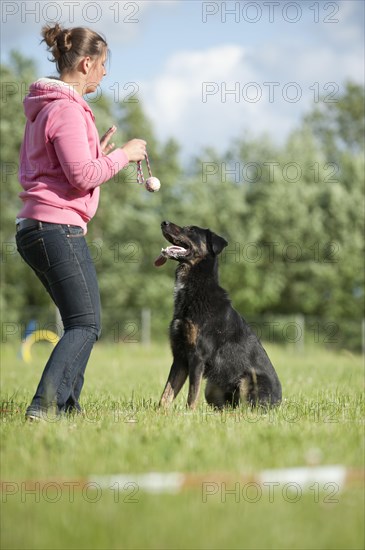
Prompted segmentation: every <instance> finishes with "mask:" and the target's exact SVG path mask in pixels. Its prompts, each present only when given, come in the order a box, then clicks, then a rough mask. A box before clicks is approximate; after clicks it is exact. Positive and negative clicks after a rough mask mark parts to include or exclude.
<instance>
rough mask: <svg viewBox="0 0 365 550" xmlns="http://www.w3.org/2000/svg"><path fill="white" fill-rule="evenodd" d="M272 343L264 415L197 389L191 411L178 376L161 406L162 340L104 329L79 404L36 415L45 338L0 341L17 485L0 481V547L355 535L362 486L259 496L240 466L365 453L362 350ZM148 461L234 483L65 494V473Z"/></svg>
mask: <svg viewBox="0 0 365 550" xmlns="http://www.w3.org/2000/svg"><path fill="white" fill-rule="evenodd" d="M267 351H268V353H269V355H270V357H271V359H272V361H273V363H274V365H275V367H276V369H277V372H278V374H279V377H280V379H281V381H282V385H283V396H284V401H283V403H282V405H281V406H280V407H278V408H277V409H275V410H273V411H270V412H268V413H267V414H264V415H263V414H258V413H256V412H255V411H250V410H248V409H247V408H245V407H242V408H240V409H238V410H227V411H225V412H223V413H219V412H213V411H212V410H211V409H209V408H208V407H207V406H206V405H205V403H204V399H203V395H201V399H200V403H199V407H198V409H197V410H196V411H194V412H190V411H187V410H186V409H185V399H186V389H184V391H183V392H182V393H181V395H179V397H178V399H177V400H176V404H175V405H174V407H173V408H172V409H171V410H170V411H168V412H163V411H160V410H159V409H158V408H157V402H158V399H159V397H160V394H161V391H162V389H163V386H164V383H165V381H166V377H167V374H168V371H169V367H170V363H171V353H170V351H169V349H168V347H167V346H157V345H156V346H151V347H150V348H143V347H142V346H139V345H135V344H124V345H122V344H121V345H108V344H103V343H100V344H98V345H97V346H96V347H95V350H94V352H93V354H92V357H91V359H90V362H89V365H88V368H87V377H86V383H85V388H84V392H83V401H82V405H83V407H84V409H85V416H84V417H73V418H69V419H66V418H64V419H61V420H57V421H53V422H45V423H40V424H36V425H35V424H29V423H26V422H25V421H24V412H25V408H26V406H27V404H28V403H29V401H30V399H31V397H32V393H33V391H34V389H35V386H36V384H37V382H38V380H39V377H40V374H41V370H42V366H43V364H44V362H45V360H46V358H47V355H48V353H49V348H48V347H47V344H36V345H35V346H34V347H33V350H32V353H33V360H32V363H30V364H25V363H23V362H21V361H20V360H19V359H18V358H17V350H15V349H14V348H13V347H11V346H10V345H9V346H4V347H3V349H2V392H1V401H2V409H3V416H2V424H1V429H2V438H1V442H2V451H1V452H2V454H1V480H2V481H7V482H10V483H12V485H11V486H8V488H9V487H12V491H8V493H7V492H6V491H5V492H3V494H2V500H3V503H2V519H1V532H2V535H1V536H2V539H1V548H4V549H5V548H9V549H10V548H14V549H15V548H17V549H20V548H21V549H23V548H24V549H25V548H37V549H38V548H49V549H51V548H52V549H53V548H92V549H94V548H100V549H104V548H105V549H106V548H108V549H109V548H110V549H114V548H131V549H132V548H133V549H134V548H151V549H152V548H280V549H281V548H293V549H294V548H295V549H296V548H298V549H299V548H300V549H302V548H303V549H304V548H308V549H312V548H313V549H320V548H333V549H337V548H363V546H364V524H363V514H364V500H363V492H362V490H361V488H357V487H351V486H350V487H348V488H345V489H343V490H342V491H340V490H337V489H336V486H334V485H333V484H332V485H329V486H325V485H323V484H322V485H320V486H319V492H318V491H314V489H312V490H309V491H303V492H302V493H301V494H300V495H299V498H298V499H297V500H296V501H294V500H295V499H294V500H293V499H292V498H288V494H287V493H286V491H285V487H284V486H282V485H280V486H278V487H277V488H275V491H276V489H277V491H276V492H275V493H274V495H273V498H271V497H272V495H269V493H268V492H267V491H266V492H265V490H264V491H263V492H262V494H260V495H259V496H258V498H257V499H256V500H255V499H254V498H251V497H250V494H249V493H247V491H246V489H247V487H246V486H245V482H244V481H243V478H242V477H240V474H253V473H255V472H259V471H260V470H262V469H271V468H285V467H297V466H305V465H312V464H319V465H333V464H342V465H344V466H347V467H351V468H361V467H363V465H364V460H363V457H364V443H363V433H364V432H363V419H364V392H363V388H364V372H363V362H362V358H361V357H360V356H356V355H352V354H350V353H348V352H345V351H343V352H338V353H337V354H334V353H332V352H329V351H326V350H324V349H321V348H320V347H313V348H312V349H309V348H308V349H307V350H306V352H305V353H303V354H302V355H300V354H298V353H297V352H296V351H295V349H292V348H290V347H288V348H284V347H276V346H267ZM154 471H158V472H183V473H192V474H194V473H195V474H201V475H205V476H208V477H207V479H210V477H209V476H211V479H212V482H215V481H214V480H216V477H214V473H216V472H225V473H228V474H231V475H232V481H231V482H230V483H231V484H230V485H229V486H228V484H227V487H226V488H227V489H232V488H236V493H234V494H233V493H227V494H225V492H224V486H223V485H222V484H218V485H217V492H216V494H214V495H209V496H208V497H207V498H205V499H204V487H203V486H202V484H201V485H199V484H198V485H197V486H196V487H194V488H191V489H186V490H184V491H183V492H182V493H179V494H155V495H154V494H148V493H145V492H144V491H143V490H142V489H141V488H139V486H138V483H137V482H136V483H135V484H134V485H132V486H131V487H129V486H128V487H125V488H124V490H122V491H121V492H120V493H117V492H115V491H114V490H113V489H112V488H110V487H108V488H103V489H100V494H98V492H95V491H94V492H93V491H92V490H91V489H90V491H87V492H85V491H75V492H74V494H72V493H70V487H69V486H67V485H65V484H64V483H65V482H67V481H70V480H74V479H80V478H88V477H92V476H93V475H95V476H97V475H109V474H118V473H124V474H130V475H131V476H132V479H133V475H134V474H135V475H137V474H142V473H146V472H154ZM136 479H137V478H136ZM25 480H27V481H28V480H34V481H37V480H40V481H43V482H44V481H45V482H47V481H49V480H56V489H57V490H56V493H55V494H54V493H53V492H52V491H53V489H52V486H49V488H48V490H47V491H46V492H44V491H43V490H42V487H43V486H39V487H38V489H36V491H35V492H33V493H27V491H26V488H25V487H23V486H22V485H21V483H22V482H24V481H25ZM85 483H86V482H85ZM235 483H238V485H235ZM122 489H123V487H122ZM42 491H43V492H42ZM57 491H58V492H57ZM237 491H238V492H237ZM12 492H13V493H14V494H10V493H12ZM94 500H95V502H94Z"/></svg>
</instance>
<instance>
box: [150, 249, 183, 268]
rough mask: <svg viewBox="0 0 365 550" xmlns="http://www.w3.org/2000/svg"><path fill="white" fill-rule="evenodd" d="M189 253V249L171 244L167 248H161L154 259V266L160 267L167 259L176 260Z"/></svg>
mask: <svg viewBox="0 0 365 550" xmlns="http://www.w3.org/2000/svg"><path fill="white" fill-rule="evenodd" d="M188 254H189V250H187V249H186V248H183V247H182V246H177V245H172V246H168V247H167V248H162V250H161V254H160V255H159V256H158V258H156V260H155V266H156V267H160V266H161V265H163V264H165V263H166V262H167V260H168V259H173V260H178V259H179V258H182V257H184V256H187V255H188Z"/></svg>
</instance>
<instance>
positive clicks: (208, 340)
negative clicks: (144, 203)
mask: <svg viewBox="0 0 365 550" xmlns="http://www.w3.org/2000/svg"><path fill="white" fill-rule="evenodd" d="M161 228H162V233H163V235H164V237H165V238H166V239H167V240H168V241H169V242H170V243H171V244H172V246H169V247H168V248H166V249H162V252H161V254H160V256H159V257H158V258H157V260H156V261H155V265H156V266H160V265H163V264H164V263H165V262H166V261H167V259H168V258H171V259H174V260H176V261H177V262H178V263H179V265H178V267H177V269H176V280H175V309H174V317H173V320H172V322H171V325H170V339H171V347H172V352H173V356H174V360H173V364H172V367H171V370H170V374H169V377H168V379H167V383H166V386H165V389H164V391H163V394H162V396H161V400H160V405H161V406H165V407H166V406H168V405H170V404H171V402H172V401H173V400H174V399H175V397H176V396H177V394H178V393H179V391H180V390H181V388H182V386H183V385H184V383H185V381H186V379H187V377H188V376H189V394H188V402H187V404H188V406H189V407H190V408H194V407H195V405H196V403H197V400H198V397H199V390H200V385H201V381H202V378H203V377H204V378H206V379H207V385H206V389H205V398H206V400H207V402H208V403H209V404H210V405H212V406H213V407H215V408H219V409H221V408H223V407H224V406H225V405H231V406H233V407H235V406H237V405H238V404H239V403H240V401H242V402H248V403H249V404H250V405H253V406H256V405H264V406H267V405H274V404H275V403H279V402H280V400H281V385H280V381H279V379H278V377H277V374H276V372H275V370H274V367H273V366H272V364H271V362H270V359H269V358H268V356H267V354H266V352H265V350H264V348H263V347H262V345H261V343H260V342H259V340H258V339H257V337H256V336H255V334H254V333H253V332H252V331H251V329H250V327H249V325H248V324H247V323H246V321H245V320H244V319H243V318H242V317H241V316H240V315H239V314H238V313H237V312H236V311H235V310H234V309H233V307H232V305H231V302H230V299H229V297H228V294H227V293H226V291H225V290H224V289H223V288H221V287H220V286H219V284H218V259H217V256H218V254H220V252H222V250H223V248H224V247H225V246H227V244H228V243H227V241H226V240H225V239H223V238H222V237H219V236H218V235H216V234H215V233H213V232H212V231H210V230H209V229H201V228H200V227H195V226H193V227H182V228H181V227H179V226H177V225H175V224H173V223H170V222H166V221H165V222H162V224H161Z"/></svg>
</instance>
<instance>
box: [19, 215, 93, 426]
mask: <svg viewBox="0 0 365 550" xmlns="http://www.w3.org/2000/svg"><path fill="white" fill-rule="evenodd" d="M16 243H17V248H18V251H19V253H20V255H21V256H22V258H23V259H24V260H25V262H26V263H27V264H28V265H29V266H30V267H31V268H32V269H33V271H34V272H35V273H36V275H37V276H38V278H39V279H40V281H41V282H42V283H43V285H44V287H45V288H46V290H47V292H48V293H49V295H50V296H51V298H52V300H53V301H54V303H55V304H56V306H57V307H58V309H59V311H60V314H61V317H62V322H63V327H64V333H63V336H62V338H61V339H60V340H59V342H58V344H57V345H56V347H55V348H54V350H53V352H52V354H51V356H50V358H49V360H48V362H47V364H46V366H45V369H44V371H43V374H42V377H41V380H40V382H39V385H38V388H37V391H36V393H35V395H34V397H33V400H32V403H31V405H30V406H29V407H28V409H27V413H26V414H27V415H28V416H29V415H32V414H35V415H40V414H41V413H44V412H47V411H49V410H52V411H53V410H54V409H55V412H56V414H60V413H62V412H71V411H79V410H81V407H80V404H79V397H80V393H81V389H82V386H83V383H84V373H85V369H86V365H87V362H88V359H89V357H90V353H91V350H92V348H93V345H94V343H95V342H96V340H97V339H98V338H99V336H100V331H101V325H100V294H99V287H98V282H97V278H96V271H95V266H94V264H93V261H92V259H91V256H90V252H89V249H88V246H87V243H86V240H85V238H84V235H83V230H82V229H81V227H77V226H74V225H61V224H54V223H44V222H40V223H39V226H38V227H32V228H26V229H22V230H20V231H18V232H17V234H16Z"/></svg>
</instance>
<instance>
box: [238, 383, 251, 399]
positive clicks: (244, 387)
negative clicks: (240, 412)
mask: <svg viewBox="0 0 365 550" xmlns="http://www.w3.org/2000/svg"><path fill="white" fill-rule="evenodd" d="M249 391H250V382H249V381H248V380H247V378H242V380H241V382H240V384H239V392H240V401H242V402H244V401H247V397H248V392H249Z"/></svg>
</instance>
